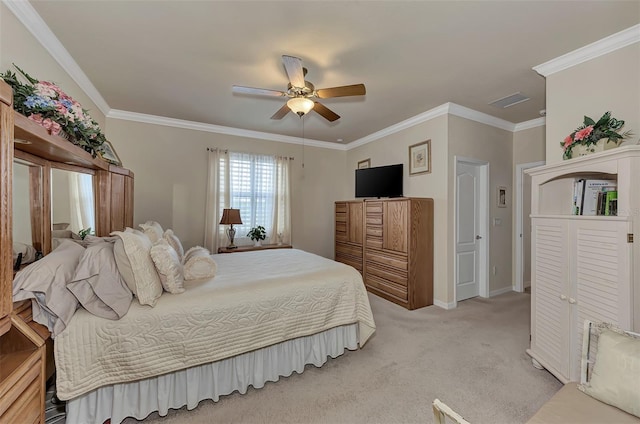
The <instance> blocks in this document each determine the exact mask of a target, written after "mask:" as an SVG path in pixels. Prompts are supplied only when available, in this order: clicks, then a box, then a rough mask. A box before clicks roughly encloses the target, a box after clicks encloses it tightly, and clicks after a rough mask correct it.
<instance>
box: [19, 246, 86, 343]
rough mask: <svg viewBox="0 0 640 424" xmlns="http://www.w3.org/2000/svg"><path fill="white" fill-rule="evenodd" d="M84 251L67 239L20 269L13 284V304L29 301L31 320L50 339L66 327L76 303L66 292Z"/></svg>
mask: <svg viewBox="0 0 640 424" xmlns="http://www.w3.org/2000/svg"><path fill="white" fill-rule="evenodd" d="M83 253H84V247H82V246H80V245H79V244H77V243H74V242H73V241H71V240H69V239H65V240H63V241H62V242H61V243H60V246H59V247H58V248H57V249H56V250H54V251H53V252H51V253H49V254H48V255H47V256H45V257H44V258H42V259H40V260H39V261H36V262H34V263H32V264H31V265H29V266H27V267H25V268H24V269H22V270H21V271H20V272H18V274H16V277H15V278H14V280H13V300H14V302H15V301H18V300H24V299H33V300H32V302H31V303H32V307H33V320H34V321H36V322H38V323H40V324H42V325H44V326H46V327H47V328H48V329H49V331H50V332H51V337H52V338H54V337H55V336H57V335H58V334H60V332H61V331H62V330H64V329H65V328H66V327H67V324H68V323H69V320H71V317H72V316H73V314H74V313H75V311H76V309H77V307H78V300H77V299H76V298H75V296H74V295H73V294H72V293H71V292H70V291H69V290H67V281H71V278H72V277H73V273H74V272H75V269H76V266H77V265H78V262H79V260H80V257H81V256H82V254H83Z"/></svg>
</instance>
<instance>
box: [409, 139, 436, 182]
mask: <svg viewBox="0 0 640 424" xmlns="http://www.w3.org/2000/svg"><path fill="white" fill-rule="evenodd" d="M430 172H431V140H427V141H423V142H421V143H418V144H414V145H412V146H409V175H417V174H428V173H430Z"/></svg>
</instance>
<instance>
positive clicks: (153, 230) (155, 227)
mask: <svg viewBox="0 0 640 424" xmlns="http://www.w3.org/2000/svg"><path fill="white" fill-rule="evenodd" d="M140 228H142V231H143V232H144V233H145V234H146V236H147V237H149V240H151V243H155V242H157V241H158V240H160V239H161V238H162V234H163V233H164V230H163V229H162V226H161V225H160V224H158V223H157V222H156V221H147V222H145V223H144V224H140Z"/></svg>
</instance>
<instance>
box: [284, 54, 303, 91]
mask: <svg viewBox="0 0 640 424" xmlns="http://www.w3.org/2000/svg"><path fill="white" fill-rule="evenodd" d="M282 63H283V64H284V70H285V71H286V72H287V76H288V77H289V82H290V83H291V85H292V86H293V87H297V88H303V87H304V71H303V70H302V59H300V58H299V57H293V56H287V55H283V56H282Z"/></svg>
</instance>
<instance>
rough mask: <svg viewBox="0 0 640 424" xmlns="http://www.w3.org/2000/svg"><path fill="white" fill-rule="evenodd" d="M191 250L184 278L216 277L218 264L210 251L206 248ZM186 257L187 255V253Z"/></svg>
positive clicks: (185, 266) (185, 265)
mask: <svg viewBox="0 0 640 424" xmlns="http://www.w3.org/2000/svg"><path fill="white" fill-rule="evenodd" d="M189 250H190V252H188V253H190V254H189V256H188V259H187V261H186V262H185V264H184V279H185V280H187V281H189V280H198V279H200V278H213V277H215V275H216V271H217V270H218V264H216V261H214V260H213V258H212V257H211V255H210V254H209V251H208V250H207V249H205V248H200V249H196V250H193V251H191V249H189ZM186 257H187V255H185V258H186Z"/></svg>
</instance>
